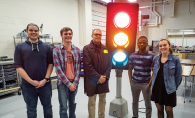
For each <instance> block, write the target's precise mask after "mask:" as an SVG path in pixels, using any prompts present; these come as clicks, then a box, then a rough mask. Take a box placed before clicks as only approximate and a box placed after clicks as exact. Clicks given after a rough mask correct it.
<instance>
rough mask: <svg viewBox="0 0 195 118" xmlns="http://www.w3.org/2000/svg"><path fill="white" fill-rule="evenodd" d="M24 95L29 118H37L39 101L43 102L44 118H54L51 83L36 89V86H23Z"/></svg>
mask: <svg viewBox="0 0 195 118" xmlns="http://www.w3.org/2000/svg"><path fill="white" fill-rule="evenodd" d="M22 95H23V98H24V101H25V102H26V107H27V116H28V118H37V101H38V97H39V99H40V101H41V104H42V106H43V111H44V118H53V113H52V105H51V97H52V88H51V83H46V84H45V85H44V86H43V87H41V88H38V89H36V88H35V87H34V86H26V85H22Z"/></svg>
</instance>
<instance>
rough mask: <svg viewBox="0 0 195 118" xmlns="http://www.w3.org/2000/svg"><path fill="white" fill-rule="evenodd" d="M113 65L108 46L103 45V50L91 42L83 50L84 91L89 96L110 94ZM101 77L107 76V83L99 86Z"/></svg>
mask: <svg viewBox="0 0 195 118" xmlns="http://www.w3.org/2000/svg"><path fill="white" fill-rule="evenodd" d="M111 63H112V62H111V56H110V54H109V52H108V49H107V48H106V46H104V45H102V44H101V48H100V49H98V48H96V47H95V46H94V45H93V43H92V41H91V43H90V44H89V45H86V46H85V47H84V48H83V66H84V91H85V93H86V94H87V96H93V95H94V94H101V93H107V92H109V87H108V80H109V78H110V71H111V68H112V65H111ZM101 75H106V81H105V82H104V83H103V84H97V82H98V80H99V78H100V76H101Z"/></svg>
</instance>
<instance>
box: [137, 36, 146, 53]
mask: <svg viewBox="0 0 195 118" xmlns="http://www.w3.org/2000/svg"><path fill="white" fill-rule="evenodd" d="M137 45H138V48H139V50H143V51H144V50H146V47H147V46H148V41H147V39H146V38H140V39H139V40H138V42H137Z"/></svg>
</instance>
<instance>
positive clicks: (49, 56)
mask: <svg viewBox="0 0 195 118" xmlns="http://www.w3.org/2000/svg"><path fill="white" fill-rule="evenodd" d="M47 64H48V67H47V72H46V75H45V78H50V75H51V73H52V71H53V53H52V49H51V47H50V46H48V51H47ZM46 82H47V80H46V79H43V80H41V81H40V82H39V86H38V87H36V88H39V87H42V86H44V85H45V83H46Z"/></svg>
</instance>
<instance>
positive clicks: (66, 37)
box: [61, 30, 72, 43]
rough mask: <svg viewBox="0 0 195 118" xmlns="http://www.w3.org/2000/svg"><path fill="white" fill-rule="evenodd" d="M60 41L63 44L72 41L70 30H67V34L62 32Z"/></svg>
mask: <svg viewBox="0 0 195 118" xmlns="http://www.w3.org/2000/svg"><path fill="white" fill-rule="evenodd" d="M61 37H62V40H63V42H64V43H71V41H72V32H71V30H68V31H67V32H63V33H62V35H61Z"/></svg>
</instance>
